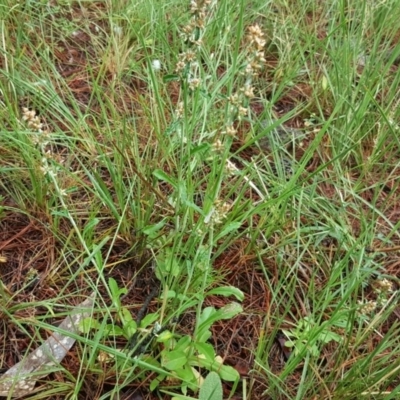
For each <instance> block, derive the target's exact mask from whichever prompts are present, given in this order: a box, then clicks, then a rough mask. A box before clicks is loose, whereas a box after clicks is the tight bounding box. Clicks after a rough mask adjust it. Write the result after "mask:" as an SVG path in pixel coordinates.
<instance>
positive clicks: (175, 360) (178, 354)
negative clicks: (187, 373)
mask: <svg viewBox="0 0 400 400" xmlns="http://www.w3.org/2000/svg"><path fill="white" fill-rule="evenodd" d="M186 363H187V357H186V354H185V353H184V352H183V351H180V350H172V351H168V352H165V353H164V354H163V361H162V365H163V367H164V368H166V369H169V370H170V371H175V370H177V369H179V368H182V367H183V366H184V365H185V364H186Z"/></svg>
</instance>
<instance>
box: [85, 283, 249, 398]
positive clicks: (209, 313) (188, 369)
mask: <svg viewBox="0 0 400 400" xmlns="http://www.w3.org/2000/svg"><path fill="white" fill-rule="evenodd" d="M109 289H110V293H111V296H112V303H113V307H114V309H115V312H116V318H115V321H118V324H116V323H112V324H106V326H105V328H104V327H103V325H102V324H101V323H100V321H98V320H97V319H95V318H93V317H89V318H85V319H84V320H82V321H81V324H80V329H81V331H82V332H84V333H86V334H88V333H90V332H91V331H92V330H95V331H98V332H102V336H103V337H104V338H108V337H123V338H125V339H127V340H128V341H129V340H130V339H131V338H132V336H133V335H135V334H136V333H137V332H139V333H140V334H141V335H142V336H143V339H142V342H144V343H146V345H147V346H148V347H143V348H142V349H141V351H140V352H135V351H134V352H133V353H132V350H129V349H127V350H126V352H127V354H128V356H129V354H131V355H132V357H133V358H135V357H143V358H144V359H145V361H146V363H148V364H150V365H152V366H155V367H158V370H160V369H163V370H165V373H164V374H160V373H159V374H158V376H157V377H156V378H155V379H153V381H152V382H151V383H150V389H151V390H154V389H156V388H158V387H161V388H162V383H163V382H164V381H165V382H168V381H171V379H172V378H171V377H175V379H178V380H179V381H180V382H181V384H180V387H181V390H182V392H183V394H184V395H186V393H187V390H188V389H190V390H192V391H194V392H196V391H197V390H198V388H199V387H202V386H203V384H204V379H203V378H202V376H201V371H203V370H205V371H209V372H215V373H216V374H217V377H218V379H219V380H220V379H223V380H226V381H232V382H237V381H238V380H239V374H238V372H237V371H236V370H235V369H234V368H232V367H230V366H227V365H224V363H223V360H222V358H221V357H220V356H217V355H216V353H215V350H214V348H213V346H212V345H211V344H209V343H208V340H209V339H210V337H211V331H210V328H211V326H212V325H213V323H215V322H216V321H218V320H223V319H231V318H233V317H234V316H236V315H237V314H239V313H240V312H242V308H241V306H240V305H239V304H238V303H231V304H228V305H226V306H225V307H222V308H221V309H219V310H216V309H215V308H214V307H206V308H205V309H204V310H203V311H202V313H201V315H200V319H199V323H198V327H197V330H196V333H195V335H194V336H190V335H183V336H180V335H177V334H176V333H173V332H172V331H171V330H170V329H160V326H161V324H160V323H158V322H157V320H158V319H159V318H160V316H159V314H158V313H150V314H148V315H146V316H145V317H144V318H143V319H142V320H141V321H140V323H139V324H137V323H136V321H135V320H134V319H133V317H132V315H131V313H130V311H129V310H128V308H126V307H124V306H122V305H121V296H122V295H124V294H125V293H126V289H125V288H118V285H117V283H116V281H115V280H114V279H112V278H111V279H110V280H109ZM210 294H219V295H223V296H231V295H235V296H236V297H237V298H238V299H239V300H242V299H243V293H242V292H240V291H239V290H237V289H235V288H230V287H221V288H218V289H214V290H211V291H209V292H208V294H207V295H210ZM166 297H167V298H175V297H176V294H175V293H174V292H172V291H170V292H169V293H167V295H166ZM180 297H181V298H182V300H183V306H182V307H181V310H182V311H184V310H185V309H187V308H190V307H192V306H193V300H191V299H189V298H188V297H187V296H183V295H182V296H180ZM151 342H155V343H157V344H158V348H159V357H155V356H152V355H150V348H151V347H152V346H151ZM104 360H107V361H108V362H109V361H111V360H112V358H111V357H108V356H107V355H106V354H105V352H104V351H102V352H100V353H99V356H98V361H99V362H104ZM132 361H134V360H132ZM115 362H118V360H115ZM124 362H125V361H124ZM145 372H146V371H143V373H145ZM214 384H216V383H215V382H214V383H213V385H214ZM210 385H211V383H210ZM203 391H204V389H203ZM165 393H168V392H167V391H165ZM170 394H172V393H170ZM200 398H202V397H200Z"/></svg>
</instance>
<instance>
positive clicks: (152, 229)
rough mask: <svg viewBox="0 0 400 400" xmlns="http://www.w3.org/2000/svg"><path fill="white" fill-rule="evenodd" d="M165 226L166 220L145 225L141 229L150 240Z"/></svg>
mask: <svg viewBox="0 0 400 400" xmlns="http://www.w3.org/2000/svg"><path fill="white" fill-rule="evenodd" d="M165 224H166V218H164V219H163V220H162V221H160V222H158V223H157V224H153V225H147V226H145V227H144V228H143V229H142V232H143V233H144V234H145V235H147V236H149V237H150V238H153V237H156V236H157V235H158V232H159V231H160V229H162V228H163V227H164V226H165Z"/></svg>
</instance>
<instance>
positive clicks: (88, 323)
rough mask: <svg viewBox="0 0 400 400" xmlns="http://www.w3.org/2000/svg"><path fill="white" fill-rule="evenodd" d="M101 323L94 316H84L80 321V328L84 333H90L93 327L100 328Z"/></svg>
mask: <svg viewBox="0 0 400 400" xmlns="http://www.w3.org/2000/svg"><path fill="white" fill-rule="evenodd" d="M100 328H101V324H100V323H99V321H97V320H96V319H94V318H92V317H88V318H84V319H83V320H82V321H81V322H80V323H79V330H80V331H81V332H82V333H89V332H90V331H91V330H92V329H100Z"/></svg>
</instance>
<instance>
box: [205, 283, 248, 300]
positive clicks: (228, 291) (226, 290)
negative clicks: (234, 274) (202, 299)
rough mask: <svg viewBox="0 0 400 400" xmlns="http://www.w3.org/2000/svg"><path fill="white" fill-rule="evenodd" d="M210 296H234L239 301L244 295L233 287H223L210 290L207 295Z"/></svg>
mask: <svg viewBox="0 0 400 400" xmlns="http://www.w3.org/2000/svg"><path fill="white" fill-rule="evenodd" d="M211 294H218V295H221V296H224V297H229V296H235V297H236V298H237V299H238V300H239V301H243V300H244V293H243V292H242V291H241V290H240V289H238V288H235V287H234V286H223V287H219V288H215V289H211V290H210V291H209V292H208V293H207V296H208V295H211Z"/></svg>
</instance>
